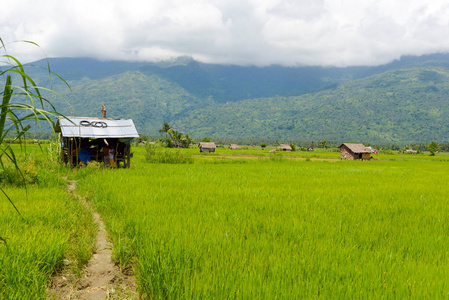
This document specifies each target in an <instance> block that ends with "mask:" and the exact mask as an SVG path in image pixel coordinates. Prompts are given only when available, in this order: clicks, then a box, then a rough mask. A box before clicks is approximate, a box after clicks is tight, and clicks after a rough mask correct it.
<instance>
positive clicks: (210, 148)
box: [198, 142, 217, 153]
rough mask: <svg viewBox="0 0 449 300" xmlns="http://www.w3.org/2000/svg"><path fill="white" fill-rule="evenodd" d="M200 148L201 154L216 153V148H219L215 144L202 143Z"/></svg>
mask: <svg viewBox="0 0 449 300" xmlns="http://www.w3.org/2000/svg"><path fill="white" fill-rule="evenodd" d="M198 148H200V152H205V153H208V152H215V148H217V145H215V143H214V142H200V143H199V144H198Z"/></svg>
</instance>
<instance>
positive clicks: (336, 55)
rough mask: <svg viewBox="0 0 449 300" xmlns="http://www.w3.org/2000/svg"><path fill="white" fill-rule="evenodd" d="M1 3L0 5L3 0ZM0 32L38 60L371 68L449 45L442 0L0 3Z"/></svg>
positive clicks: (447, 9) (11, 47) (447, 8)
mask: <svg viewBox="0 0 449 300" xmlns="http://www.w3.org/2000/svg"><path fill="white" fill-rule="evenodd" d="M5 1H6V3H2V2H5ZM0 3H2V5H1V6H0V8H1V9H0V37H1V38H2V39H3V41H4V42H5V43H8V45H7V50H8V52H9V53H10V54H12V55H15V56H17V57H18V58H20V59H22V60H23V61H30V60H36V59H40V58H42V57H43V55H42V52H41V50H39V49H36V47H32V46H30V45H24V44H22V43H19V44H17V43H11V42H13V41H17V40H31V41H33V42H36V43H38V44H39V45H40V46H41V48H42V50H43V51H44V52H45V54H46V55H47V56H48V57H92V58H98V59H103V60H111V59H113V60H145V61H154V60H164V59H169V58H173V57H176V56H181V55H187V56H191V57H193V58H195V59H196V60H199V61H203V62H209V63H222V64H238V65H257V66H266V65H271V64H280V65H286V66H287V65H288V66H297V65H324V66H349V65H378V64H384V63H388V62H390V61H392V60H394V59H398V58H400V56H401V55H422V54H430V53H436V52H449V1H447V0H145V1H141V0H126V1H124V0H121V1H118V0H76V1H73V0H65V1H61V0H13V1H9V0H0Z"/></svg>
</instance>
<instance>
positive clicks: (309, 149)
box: [307, 146, 315, 151]
mask: <svg viewBox="0 0 449 300" xmlns="http://www.w3.org/2000/svg"><path fill="white" fill-rule="evenodd" d="M314 150H315V149H313V147H312V146H310V147H309V148H307V151H314Z"/></svg>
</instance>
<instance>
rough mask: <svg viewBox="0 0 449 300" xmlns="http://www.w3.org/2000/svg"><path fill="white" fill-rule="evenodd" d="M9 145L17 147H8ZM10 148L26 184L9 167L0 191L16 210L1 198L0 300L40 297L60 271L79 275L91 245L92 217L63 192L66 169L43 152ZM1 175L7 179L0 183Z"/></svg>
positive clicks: (43, 150) (35, 148)
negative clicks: (63, 269)
mask: <svg viewBox="0 0 449 300" xmlns="http://www.w3.org/2000/svg"><path fill="white" fill-rule="evenodd" d="M13 147H19V146H18V145H13ZM28 147H29V149H27V152H26V153H22V152H21V151H20V150H19V149H18V148H17V149H15V152H16V155H17V163H18V164H20V166H21V170H22V174H24V177H25V178H31V179H32V180H28V181H27V187H26V189H25V188H24V187H23V178H22V176H21V175H20V174H18V173H17V170H16V169H15V168H14V167H13V166H12V167H10V166H9V165H8V164H5V166H6V168H5V169H4V170H3V172H1V173H0V174H2V176H4V177H3V180H2V182H1V187H2V189H3V190H4V191H5V192H6V194H7V195H9V197H10V198H11V199H13V201H14V204H15V205H16V207H17V208H18V210H19V211H20V215H19V214H17V213H16V212H15V211H14V208H13V207H12V206H11V205H10V204H9V202H8V201H7V199H5V198H4V197H2V198H0V232H1V237H2V238H3V239H5V240H6V244H3V243H2V244H0V299H45V298H47V295H46V292H47V284H48V281H49V280H50V279H51V277H52V276H53V275H55V274H56V272H58V271H59V270H61V269H62V268H63V267H64V268H69V269H70V270H72V271H73V272H75V273H77V272H79V270H80V268H82V267H83V266H84V265H85V264H86V263H87V261H88V260H89V258H90V256H91V254H92V251H93V248H94V246H95V245H94V242H95V232H96V231H95V226H94V224H93V219H92V214H91V212H90V211H88V210H87V209H86V208H85V207H84V206H83V205H82V204H81V203H80V202H79V201H78V200H77V199H75V198H73V196H71V195H70V194H68V193H67V191H66V190H65V186H66V182H65V181H64V180H63V179H62V178H61V177H62V176H63V175H66V174H67V173H68V172H69V170H68V169H66V168H64V167H63V166H60V165H55V164H54V163H52V162H51V161H52V159H51V158H49V157H48V156H47V155H48V153H47V152H46V151H45V149H42V150H41V149H39V148H38V147H37V146H35V145H29V146H28ZM5 176H6V177H8V178H10V179H11V180H5Z"/></svg>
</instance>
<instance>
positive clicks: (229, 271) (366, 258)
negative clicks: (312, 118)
mask: <svg viewBox="0 0 449 300" xmlns="http://www.w3.org/2000/svg"><path fill="white" fill-rule="evenodd" d="M133 151H134V158H133V160H132V163H131V168H130V169H118V170H109V169H102V168H98V167H97V166H88V167H87V168H83V169H76V170H68V169H67V168H62V167H57V170H58V172H59V173H58V172H57V176H60V177H62V176H68V177H69V179H74V180H77V192H78V193H79V194H80V195H82V196H84V197H86V199H88V201H89V202H90V204H91V205H92V206H93V207H94V209H95V210H97V211H98V212H99V213H100V214H101V216H102V218H103V220H104V222H105V224H106V227H107V229H108V232H109V235H110V238H111V241H112V242H113V245H114V260H115V261H116V262H117V264H118V265H119V266H120V267H121V268H123V269H128V270H133V271H134V273H135V274H136V277H137V283H138V290H139V293H140V295H141V297H142V298H148V299H310V298H324V299H329V298H336V299H347V298H361V299H373V298H374V299H378V298H387V299H404V298H412V299H422V298H431V299H433V298H443V297H447V296H448V294H449V282H448V280H447V278H449V205H448V204H447V201H448V192H449V188H448V186H447V182H449V172H448V170H449V155H448V154H438V155H436V156H434V157H430V156H429V155H428V154H422V155H400V154H380V155H379V156H378V157H375V158H376V159H375V160H372V161H341V160H339V153H338V152H330V151H321V152H319V151H316V152H314V153H308V152H291V153H276V154H274V155H272V154H269V151H267V150H260V149H250V148H248V149H243V150H236V151H235V150H233V151H231V150H227V149H217V152H216V153H214V154H207V155H204V154H201V155H200V154H199V151H198V150H197V149H188V150H183V151H182V152H181V154H182V155H183V156H185V157H188V158H189V159H188V160H186V161H185V162H187V163H176V164H171V163H150V162H148V161H147V160H146V159H145V157H144V148H138V147H134V148H133ZM167 151H172V152H175V151H178V150H176V149H169V150H167ZM38 155H43V154H38ZM37 168H39V166H37ZM47 169H49V168H48V167H47ZM42 176H48V177H50V175H48V174H47V175H45V172H44V175H42ZM7 191H8V192H9V193H11V195H13V197H12V198H13V199H17V200H16V202H15V203H16V205H17V206H18V208H19V210H20V211H21V213H22V214H23V215H24V220H23V219H22V218H21V217H20V216H19V215H18V214H17V213H15V212H14V209H13V208H12V207H11V205H10V204H9V202H8V201H7V200H6V199H3V200H2V201H1V202H0V206H1V207H2V210H1V211H0V214H1V218H2V221H1V222H0V224H1V225H0V236H2V237H5V236H6V237H8V240H7V242H8V247H6V246H3V245H1V244H0V298H2V299H3V298H5V299H17V296H18V295H19V296H21V297H20V298H21V299H36V298H45V286H46V282H48V280H49V279H50V278H51V276H52V275H53V272H55V271H57V270H58V269H60V268H61V265H62V264H63V263H64V261H65V260H67V259H68V260H74V261H76V262H77V264H75V265H79V266H80V267H81V266H82V265H83V263H84V264H85V261H86V260H87V259H88V258H86V255H87V254H86V253H89V251H92V236H91V235H92V234H91V231H89V230H88V229H86V228H89V226H92V217H91V215H90V213H89V212H86V211H85V209H84V208H83V206H82V205H81V204H80V203H78V202H77V201H76V200H75V199H72V198H71V196H70V195H69V194H68V193H67V192H65V191H64V181H62V180H55V179H53V180H50V179H48V178H45V177H44V178H42V179H40V180H38V182H37V183H32V184H30V185H29V187H28V196H27V198H25V197H22V196H21V195H23V193H24V189H23V187H22V188H17V187H10V186H7ZM80 220H82V221H80ZM77 241H78V242H77ZM80 241H82V243H79V242H80ZM17 270H20V271H17ZM30 286H35V288H33V290H32V291H31V288H30Z"/></svg>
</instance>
